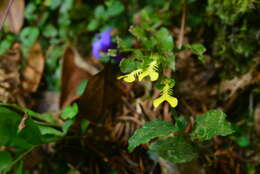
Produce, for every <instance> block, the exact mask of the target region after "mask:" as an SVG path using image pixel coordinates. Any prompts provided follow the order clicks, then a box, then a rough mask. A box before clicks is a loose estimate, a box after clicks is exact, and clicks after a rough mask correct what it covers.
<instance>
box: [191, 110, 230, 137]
mask: <svg viewBox="0 0 260 174" xmlns="http://www.w3.org/2000/svg"><path fill="white" fill-rule="evenodd" d="M225 118H226V114H225V113H223V112H222V111H220V110H210V111H208V112H207V113H205V114H202V115H200V116H198V117H197V118H196V122H195V129H194V130H193V132H192V134H191V137H192V139H199V140H201V141H205V140H209V139H211V138H213V137H214V136H226V135H229V134H232V133H234V130H233V129H232V126H231V123H230V122H228V121H227V120H226V119H225Z"/></svg>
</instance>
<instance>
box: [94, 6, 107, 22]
mask: <svg viewBox="0 0 260 174" xmlns="http://www.w3.org/2000/svg"><path fill="white" fill-rule="evenodd" d="M104 13H105V8H104V6H103V5H98V6H97V7H96V8H95V12H94V14H95V17H96V18H99V19H101V18H103V16H104Z"/></svg>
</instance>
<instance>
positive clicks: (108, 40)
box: [92, 28, 122, 61]
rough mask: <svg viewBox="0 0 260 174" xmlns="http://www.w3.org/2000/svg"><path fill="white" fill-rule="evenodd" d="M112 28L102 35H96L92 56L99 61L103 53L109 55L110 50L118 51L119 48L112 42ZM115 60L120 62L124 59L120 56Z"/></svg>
mask: <svg viewBox="0 0 260 174" xmlns="http://www.w3.org/2000/svg"><path fill="white" fill-rule="evenodd" d="M111 30H112V28H109V29H106V30H105V31H103V32H102V33H100V34H97V35H96V40H95V41H94V42H93V43H92V56H93V57H95V58H97V59H99V58H100V57H101V52H104V53H107V52H108V50H109V49H116V48H117V46H116V44H115V43H113V41H112V36H111V33H110V32H111ZM112 58H114V59H115V60H116V61H120V60H121V59H122V57H121V56H120V55H119V54H118V55H117V56H115V57H112Z"/></svg>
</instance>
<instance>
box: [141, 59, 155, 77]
mask: <svg viewBox="0 0 260 174" xmlns="http://www.w3.org/2000/svg"><path fill="white" fill-rule="evenodd" d="M158 66H159V65H158V63H157V61H152V62H151V63H150V65H149V67H148V68H147V69H146V70H144V71H143V72H142V73H141V74H140V75H139V78H138V79H139V81H141V80H142V79H143V78H144V77H146V76H149V77H150V79H151V81H156V80H157V79H158V78H159V73H158V72H157V70H158Z"/></svg>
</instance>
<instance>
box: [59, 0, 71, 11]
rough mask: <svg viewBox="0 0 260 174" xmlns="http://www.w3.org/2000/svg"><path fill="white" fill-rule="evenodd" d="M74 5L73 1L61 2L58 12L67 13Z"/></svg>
mask: <svg viewBox="0 0 260 174" xmlns="http://www.w3.org/2000/svg"><path fill="white" fill-rule="evenodd" d="M73 4H74V0H63V2H62V3H61V8H60V12H61V13H68V11H69V10H70V9H71V8H72V6H73Z"/></svg>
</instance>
